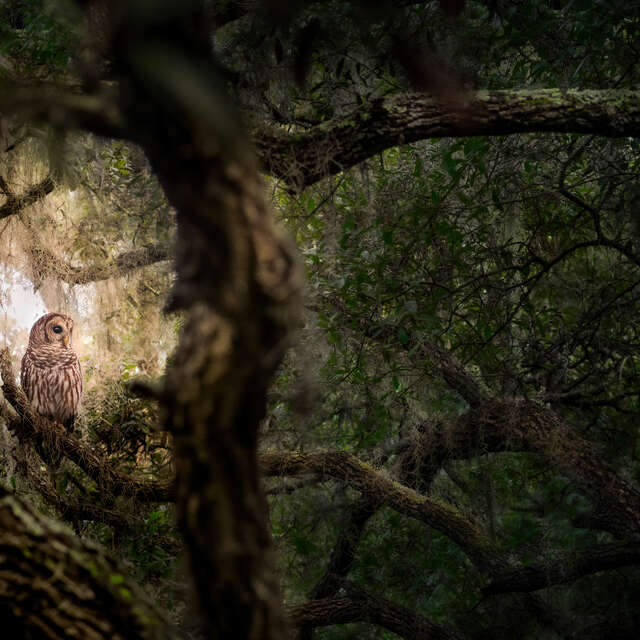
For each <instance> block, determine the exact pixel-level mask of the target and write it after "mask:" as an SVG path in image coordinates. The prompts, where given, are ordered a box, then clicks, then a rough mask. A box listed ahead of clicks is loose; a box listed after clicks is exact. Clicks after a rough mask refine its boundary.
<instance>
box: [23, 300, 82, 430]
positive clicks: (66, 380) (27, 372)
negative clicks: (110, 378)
mask: <svg viewBox="0 0 640 640" xmlns="http://www.w3.org/2000/svg"><path fill="white" fill-rule="evenodd" d="M72 334H73V320H72V319H71V318H70V317H69V316H65V315H63V314H61V313H47V314H46V315H44V316H42V318H40V319H39V320H38V321H37V322H36V323H35V324H34V325H33V327H31V333H30V334H29V346H28V347H27V351H26V353H25V354H24V357H23V358H22V368H21V369H20V384H21V385H22V388H23V389H24V392H25V393H26V394H27V397H28V398H29V400H30V401H31V406H32V407H33V408H34V410H35V411H37V412H38V413H39V414H40V415H42V416H45V417H46V418H49V419H50V420H54V421H55V422H59V423H61V424H63V425H64V426H65V427H66V428H67V431H70V430H71V429H72V428H73V422H74V419H75V416H76V414H77V412H78V407H79V405H80V398H81V397H82V371H81V370H80V361H79V360H78V356H77V355H76V352H75V351H74V350H73V348H72V347H71V337H72Z"/></svg>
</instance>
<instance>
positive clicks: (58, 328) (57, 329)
mask: <svg viewBox="0 0 640 640" xmlns="http://www.w3.org/2000/svg"><path fill="white" fill-rule="evenodd" d="M53 333H62V327H61V326H60V325H59V324H57V325H55V326H54V327H53Z"/></svg>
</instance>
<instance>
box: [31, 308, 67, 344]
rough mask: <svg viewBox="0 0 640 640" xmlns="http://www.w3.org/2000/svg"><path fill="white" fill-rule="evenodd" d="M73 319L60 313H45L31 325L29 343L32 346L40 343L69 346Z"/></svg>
mask: <svg viewBox="0 0 640 640" xmlns="http://www.w3.org/2000/svg"><path fill="white" fill-rule="evenodd" d="M72 334H73V320H72V319H71V318H70V317H69V316H65V315H64V314H62V313H47V314H46V315H44V316H42V317H41V318H40V319H39V320H38V321H37V322H36V323H35V324H34V325H33V327H31V333H30V334H29V344H30V345H31V346H33V347H35V346H39V345H42V344H48V345H53V346H59V347H60V348H62V349H68V348H71V337H72Z"/></svg>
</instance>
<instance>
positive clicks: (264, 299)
mask: <svg viewBox="0 0 640 640" xmlns="http://www.w3.org/2000/svg"><path fill="white" fill-rule="evenodd" d="M119 9H120V13H119V14H117V15H116V14H114V20H113V22H112V25H111V26H112V33H113V34H114V36H113V41H112V58H113V59H114V60H116V61H117V68H118V80H119V84H120V87H121V93H120V98H121V103H120V109H121V111H122V113H123V114H125V116H126V118H127V120H128V122H129V123H131V124H133V127H132V128H131V130H133V131H136V132H137V137H136V141H137V142H138V143H139V144H141V145H142V147H143V148H144V150H145V151H146V153H147V156H148V157H149V160H150V162H151V164H152V166H153V168H154V170H155V172H156V174H157V175H158V177H159V180H160V183H161V184H162V186H163V188H164V190H165V193H166V196H167V198H168V200H169V202H170V203H171V204H172V205H173V206H174V207H175V209H176V211H177V224H178V239H177V259H176V271H177V282H176V285H175V287H174V290H173V297H172V303H171V308H172V309H174V310H178V309H179V310H183V311H185V312H187V321H186V324H185V327H184V330H183V333H182V336H181V339H180V344H179V346H178V349H177V352H176V354H175V357H174V358H173V360H172V363H171V366H170V367H169V369H168V371H167V376H166V383H165V387H164V391H163V400H162V403H163V406H164V411H165V423H166V427H167V429H169V430H170V431H172V432H173V434H174V447H175V466H176V475H177V479H176V483H177V506H178V514H179V522H180V525H181V528H182V531H183V534H184V539H185V542H186V546H187V549H188V552H189V556H190V560H191V562H190V564H191V571H192V575H193V577H194V580H195V585H196V588H197V593H198V596H199V598H200V603H201V606H202V610H203V612H204V613H205V617H206V620H207V625H206V631H207V636H208V637H209V638H231V637H233V638H256V639H257V638H260V639H262V640H269V639H272V638H273V639H275V638H282V637H283V635H284V622H283V620H284V618H283V615H282V611H281V604H280V595H279V586H278V580H277V576H276V573H275V569H274V558H273V553H272V549H271V541H270V535H269V532H268V529H267V519H266V500H265V497H264V494H263V491H262V489H261V487H260V482H259V472H258V465H257V433H258V427H259V423H260V421H261V419H262V417H263V415H264V412H265V406H266V391H267V387H268V385H269V382H270V380H271V377H272V374H273V372H274V370H275V368H276V367H277V366H278V364H279V362H280V360H281V358H282V356H283V354H284V351H285V349H286V347H287V346H288V344H289V334H290V332H291V330H292V328H293V327H294V325H295V324H296V323H297V322H298V321H299V320H298V318H299V307H300V301H299V298H300V289H301V271H300V268H299V266H298V263H297V260H296V259H295V257H294V251H293V248H292V246H291V245H290V244H289V242H288V241H287V240H286V239H285V238H284V237H283V236H281V235H280V233H279V231H278V230H277V229H276V227H275V225H274V220H273V216H272V212H271V211H270V208H269V206H268V205H267V201H266V196H265V192H264V188H263V184H262V181H261V178H260V175H259V173H258V167H257V163H256V162H255V161H254V160H253V159H252V154H251V153H250V151H249V148H248V145H247V144H245V143H244V142H243V138H242V135H241V133H240V130H239V129H237V128H236V127H235V124H234V122H233V120H232V119H231V118H228V117H227V115H226V114H228V109H227V105H226V104H225V103H224V99H222V98H221V97H220V96H219V95H218V94H217V93H215V92H212V90H211V88H210V81H211V76H210V75H209V74H210V73H212V72H213V71H212V67H211V52H210V50H209V36H208V32H207V29H206V24H207V21H206V16H205V14H204V9H203V7H202V5H201V3H189V4H187V5H186V6H183V5H180V6H175V7H174V6H173V5H171V6H169V5H166V4H165V15H163V16H162V18H163V19H158V16H157V15H156V14H155V12H154V15H153V16H151V15H143V14H144V10H143V9H141V7H140V6H138V7H137V10H136V11H131V12H129V7H128V3H120V4H119ZM158 43H162V47H161V48H160V47H159V46H158ZM176 74H180V77H181V79H183V78H184V76H187V77H188V78H189V81H190V82H193V83H194V87H195V89H194V91H195V93H196V97H195V98H194V95H193V93H188V94H180V93H179V92H178V91H177V90H176V89H177V86H180V85H176V80H177V76H176ZM200 100H204V101H205V103H206V104H205V105H204V110H203V108H202V107H203V105H202V104H201V103H200ZM215 114H222V115H220V119H219V121H216V119H215Z"/></svg>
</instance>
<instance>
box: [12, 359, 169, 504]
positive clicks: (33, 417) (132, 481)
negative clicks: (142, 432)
mask: <svg viewBox="0 0 640 640" xmlns="http://www.w3.org/2000/svg"><path fill="white" fill-rule="evenodd" d="M0 375H2V382H3V384H2V392H3V393H4V397H5V398H6V400H7V401H8V402H9V404H10V405H11V406H12V407H13V408H14V409H15V411H16V413H17V414H18V418H16V419H15V420H9V421H8V424H7V428H8V429H9V430H10V431H13V432H14V433H15V434H16V436H17V437H18V438H19V439H20V440H22V441H24V440H26V441H28V442H31V443H33V444H34V446H35V447H36V450H37V451H38V453H39V454H40V456H41V457H42V458H43V460H44V461H45V462H46V463H48V464H50V463H51V462H52V454H53V452H60V453H62V454H63V455H65V456H66V457H67V458H69V460H71V461H72V462H74V463H75V464H76V465H77V466H78V467H80V469H82V470H83V471H84V472H85V473H86V474H87V475H88V476H89V477H90V478H91V479H92V480H94V481H95V482H96V484H97V485H98V486H99V487H100V488H101V490H103V491H104V492H105V493H106V494H107V495H111V496H120V495H126V496H131V497H135V498H136V499H137V500H139V501H141V502H170V501H172V500H173V495H174V488H173V480H168V481H163V480H154V481H149V480H142V479H138V478H131V477H128V476H125V475H123V474H121V473H119V472H118V471H117V470H116V469H114V468H113V466H112V465H111V464H110V462H109V461H108V460H106V459H105V458H104V457H103V456H102V455H100V454H99V453H98V452H96V451H95V450H94V449H93V448H92V447H90V446H88V445H87V444H86V443H84V442H82V441H80V440H78V439H77V438H74V437H73V436H71V435H69V434H68V433H67V432H66V430H65V429H64V428H62V427H61V426H60V425H58V424H57V423H54V422H51V421H50V420H47V419H46V418H43V417H42V416H40V415H38V414H36V413H35V412H34V411H33V409H32V408H31V405H30V403H29V400H28V399H27V397H26V395H25V394H24V391H23V390H22V389H21V388H20V387H18V385H17V384H16V382H15V376H14V373H13V367H12V366H11V356H10V354H9V350H8V349H7V348H6V347H5V348H4V349H2V351H0Z"/></svg>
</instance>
